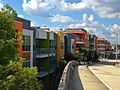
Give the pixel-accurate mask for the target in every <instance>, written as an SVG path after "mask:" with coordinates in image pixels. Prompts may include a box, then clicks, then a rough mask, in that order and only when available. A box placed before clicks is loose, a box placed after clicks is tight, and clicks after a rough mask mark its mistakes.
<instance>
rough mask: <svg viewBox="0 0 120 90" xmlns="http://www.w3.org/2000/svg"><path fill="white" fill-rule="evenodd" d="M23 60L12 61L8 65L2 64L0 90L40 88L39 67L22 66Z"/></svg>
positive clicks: (0, 68) (32, 89)
mask: <svg viewBox="0 0 120 90" xmlns="http://www.w3.org/2000/svg"><path fill="white" fill-rule="evenodd" d="M22 61H23V60H19V61H18V62H13V61H11V62H10V63H9V64H8V65H7V66H6V67H4V66H2V65H0V72H1V74H0V90H22V89H24V90H40V89H41V85H40V82H38V80H37V78H36V76H37V68H29V67H27V68H26V67H24V68H23V67H22V64H23V62H22Z"/></svg>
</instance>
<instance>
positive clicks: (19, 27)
mask: <svg viewBox="0 0 120 90" xmlns="http://www.w3.org/2000/svg"><path fill="white" fill-rule="evenodd" d="M14 24H15V29H16V32H17V42H18V56H19V57H23V51H22V30H23V26H22V22H19V21H15V22H14Z"/></svg>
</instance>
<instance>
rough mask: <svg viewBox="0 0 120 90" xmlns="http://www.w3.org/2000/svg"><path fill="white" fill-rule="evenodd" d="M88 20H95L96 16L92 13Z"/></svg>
mask: <svg viewBox="0 0 120 90" xmlns="http://www.w3.org/2000/svg"><path fill="white" fill-rule="evenodd" d="M88 20H89V21H90V22H93V21H94V16H93V15H92V14H91V15H90V17H89V18H88Z"/></svg>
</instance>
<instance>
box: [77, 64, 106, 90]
mask: <svg viewBox="0 0 120 90" xmlns="http://www.w3.org/2000/svg"><path fill="white" fill-rule="evenodd" d="M78 68H79V76H80V79H81V82H82V85H83V88H84V90H108V88H107V87H106V86H105V85H104V84H103V83H101V81H99V79H98V78H97V77H96V76H95V75H94V74H93V73H91V71H90V70H89V69H88V67H87V66H79V67H78Z"/></svg>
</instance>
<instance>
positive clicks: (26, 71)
mask: <svg viewBox="0 0 120 90" xmlns="http://www.w3.org/2000/svg"><path fill="white" fill-rule="evenodd" d="M16 17H17V14H16V12H15V11H14V10H13V9H12V8H11V7H10V6H9V5H6V6H5V7H4V8H2V10H1V11H0V90H40V89H41V84H40V82H39V81H38V79H37V78H36V77H37V68H35V67H33V68H29V67H23V60H22V59H20V58H18V57H17V53H18V52H17V48H18V45H17V40H16V31H15V27H14V21H15V19H16Z"/></svg>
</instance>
